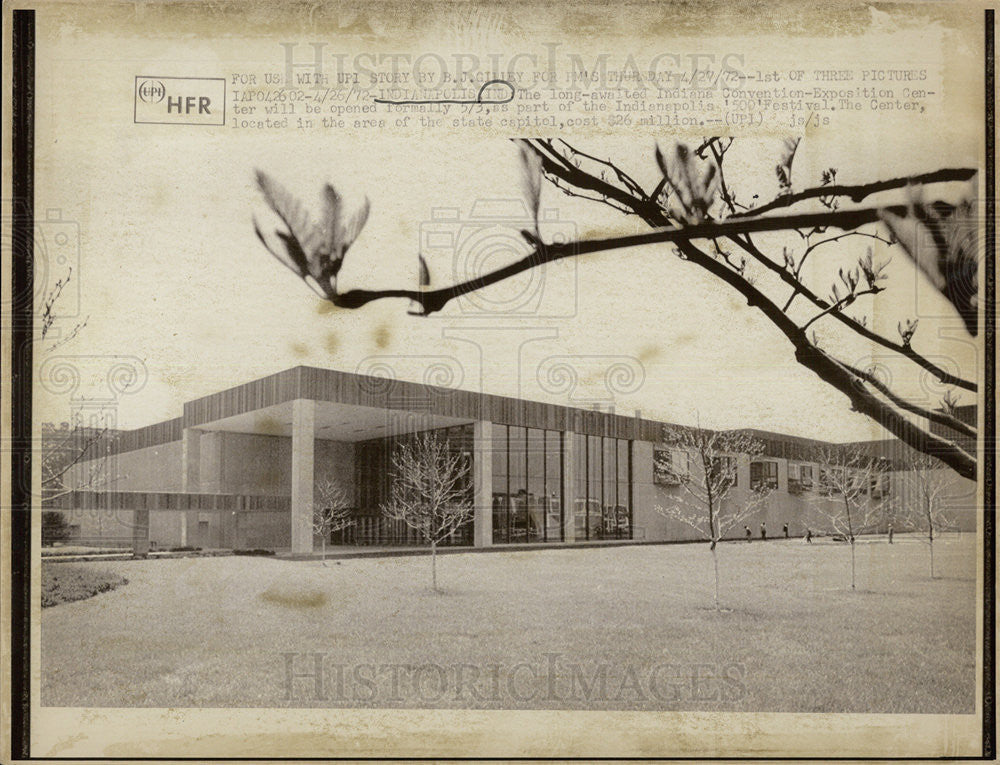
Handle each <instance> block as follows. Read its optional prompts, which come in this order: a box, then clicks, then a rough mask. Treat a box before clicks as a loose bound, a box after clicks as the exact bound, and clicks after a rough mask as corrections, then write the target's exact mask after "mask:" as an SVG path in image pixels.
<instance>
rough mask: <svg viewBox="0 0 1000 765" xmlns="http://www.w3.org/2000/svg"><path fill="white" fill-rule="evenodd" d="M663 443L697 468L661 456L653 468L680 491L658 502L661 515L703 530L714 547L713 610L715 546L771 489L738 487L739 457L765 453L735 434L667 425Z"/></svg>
mask: <svg viewBox="0 0 1000 765" xmlns="http://www.w3.org/2000/svg"><path fill="white" fill-rule="evenodd" d="M664 441H665V443H666V444H667V445H668V446H670V447H671V448H673V449H679V450H681V451H682V452H683V453H685V454H687V455H688V456H689V457H691V456H693V457H694V462H695V470H693V471H692V470H690V469H684V468H682V467H679V466H677V465H676V464H674V463H673V462H671V461H667V460H665V459H664V458H663V457H660V458H659V459H658V460H657V462H656V464H655V466H654V469H656V470H659V471H663V472H664V473H667V474H669V475H671V476H672V477H673V479H674V481H675V482H677V483H679V484H680V485H681V486H682V487H683V488H684V494H682V495H680V496H677V497H673V498H671V501H669V502H668V503H667V504H666V505H665V506H657V508H656V510H657V512H659V513H660V514H661V515H663V516H665V517H667V518H671V519H673V520H676V521H680V522H681V523H683V524H685V525H687V526H689V527H690V528H692V529H694V530H695V531H696V532H698V533H699V534H701V535H702V536H703V537H704V538H705V540H706V541H707V542H708V543H709V545H708V547H709V550H711V551H712V566H713V568H714V571H715V608H716V610H719V557H718V550H717V547H718V544H719V542H720V541H721V540H722V539H723V538H724V537H725V535H726V533H727V532H728V531H730V530H731V529H732V528H733V527H734V526H736V525H737V524H740V523H743V522H744V521H745V520H746V519H747V518H748V517H749V516H750V515H752V514H753V513H754V512H755V511H756V510H757V509H758V508H759V507H760V506H761V504H762V503H763V502H764V501H765V500H766V499H767V497H768V495H769V494H770V493H771V488H770V487H768V486H766V485H759V486H749V487H747V489H746V491H740V490H736V491H734V489H736V486H737V482H738V472H739V463H738V460H739V459H740V457H741V455H742V456H743V457H744V458H746V457H749V458H750V459H753V458H754V457H757V456H759V455H760V454H762V453H763V451H764V444H763V442H761V441H759V440H758V439H756V438H753V437H752V436H750V435H747V434H745V433H739V432H720V431H712V430H703V429H701V428H700V427H695V428H683V427H679V426H668V427H667V428H666V429H665V434H664Z"/></svg>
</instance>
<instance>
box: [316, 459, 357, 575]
mask: <svg viewBox="0 0 1000 765" xmlns="http://www.w3.org/2000/svg"><path fill="white" fill-rule="evenodd" d="M353 525H354V518H353V517H352V513H351V501H350V495H349V494H348V492H347V490H346V489H344V487H343V486H341V485H340V483H339V482H337V481H334V480H332V479H329V478H327V479H324V480H322V481H318V482H317V483H316V486H315V488H314V489H313V534H316V535H318V536H319V537H320V538H321V539H322V550H323V557H322V561H323V565H324V566H325V565H326V540H327V539H328V538H329V537H330V535H331V534H332V533H333V532H335V531H341V530H343V529H346V528H348V527H350V526H353Z"/></svg>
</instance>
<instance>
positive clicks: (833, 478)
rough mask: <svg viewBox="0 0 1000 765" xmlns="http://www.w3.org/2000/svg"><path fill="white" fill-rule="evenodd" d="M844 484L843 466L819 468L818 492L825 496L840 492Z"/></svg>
mask: <svg viewBox="0 0 1000 765" xmlns="http://www.w3.org/2000/svg"><path fill="white" fill-rule="evenodd" d="M843 485H844V468H838V467H835V468H828V467H823V468H820V469H819V493H820V494H822V495H823V496H825V497H828V496H830V495H831V494H840V493H842V492H841V488H842V487H843Z"/></svg>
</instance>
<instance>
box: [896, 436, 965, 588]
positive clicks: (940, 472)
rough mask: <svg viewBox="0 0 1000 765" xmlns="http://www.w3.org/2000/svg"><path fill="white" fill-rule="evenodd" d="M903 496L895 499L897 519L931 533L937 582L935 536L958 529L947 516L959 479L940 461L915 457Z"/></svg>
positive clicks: (930, 549)
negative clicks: (947, 501)
mask: <svg viewBox="0 0 1000 765" xmlns="http://www.w3.org/2000/svg"><path fill="white" fill-rule="evenodd" d="M901 479H902V480H901V486H900V489H901V491H900V493H899V495H898V496H897V497H896V498H895V504H896V507H897V509H898V513H897V517H899V518H900V519H901V521H902V522H903V523H905V524H906V525H907V527H908V528H912V529H915V530H919V531H923V532H926V533H927V549H928V552H929V556H930V572H931V579H934V577H935V574H934V533H935V531H936V532H938V533H940V532H941V531H945V530H947V529H951V528H954V524H953V523H952V522H951V519H950V518H948V516H947V514H946V513H945V502H944V499H945V496H946V495H947V494H948V493H949V491H950V490H951V489H952V488H953V487H954V484H955V476H954V474H953V473H952V472H951V471H949V470H947V469H946V468H945V467H944V466H943V465H941V463H939V462H938V461H937V460H935V459H933V458H931V457H928V456H927V455H925V454H913V455H912V456H911V458H910V459H909V460H907V461H906V470H905V472H903V473H902V474H901Z"/></svg>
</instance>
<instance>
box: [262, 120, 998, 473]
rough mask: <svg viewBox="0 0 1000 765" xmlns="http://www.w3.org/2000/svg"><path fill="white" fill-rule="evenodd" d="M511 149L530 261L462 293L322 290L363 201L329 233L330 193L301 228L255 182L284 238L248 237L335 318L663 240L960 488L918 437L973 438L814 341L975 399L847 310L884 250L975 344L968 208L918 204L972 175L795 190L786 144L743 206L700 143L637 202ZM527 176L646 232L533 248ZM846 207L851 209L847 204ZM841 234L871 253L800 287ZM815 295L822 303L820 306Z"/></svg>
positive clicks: (948, 446)
mask: <svg viewBox="0 0 1000 765" xmlns="http://www.w3.org/2000/svg"><path fill="white" fill-rule="evenodd" d="M519 145H520V149H521V153H522V160H523V161H522V164H523V168H524V174H525V182H524V184H523V185H524V189H525V191H526V194H527V197H528V202H529V204H530V205H531V209H532V211H533V214H534V217H535V225H534V230H531V231H529V230H524V231H522V232H521V233H522V236H523V237H524V238H525V240H526V241H527V242H528V243H529V245H530V246H531V248H532V249H531V252H529V253H528V254H527V255H525V256H524V257H523V258H521V259H520V260H517V261H515V262H513V263H510V264H508V265H505V266H502V267H499V268H496V269H494V270H492V271H489V272H487V273H484V274H481V275H477V276H475V277H473V278H471V279H468V280H466V281H461V282H458V283H455V284H452V285H449V286H445V287H438V288H433V289H432V288H431V287H430V286H429V279H421V283H420V284H419V285H418V286H417V287H416V288H395V289H380V290H372V289H351V290H346V291H341V290H340V289H338V283H337V274H338V273H339V271H340V268H341V265H342V263H343V258H344V255H345V253H346V252H347V249H348V247H349V246H350V245H351V244H352V243H353V241H354V239H355V238H356V237H357V235H358V234H359V233H360V231H361V227H362V226H363V224H364V222H365V220H366V219H367V213H368V205H367V201H366V203H365V205H364V206H363V207H362V208H361V210H360V211H359V212H358V213H357V214H356V215H354V216H353V217H352V218H351V223H350V224H349V225H345V224H344V223H343V220H342V210H341V204H340V197H339V196H338V195H337V194H336V192H335V191H334V190H333V188H332V187H330V186H327V187H326V199H327V202H326V206H325V212H324V217H323V219H322V220H321V221H320V222H319V223H318V224H313V223H312V222H311V221H310V219H309V216H308V214H307V213H306V212H305V211H304V210H303V208H302V206H301V205H300V204H299V202H298V201H297V200H296V199H295V198H294V197H293V196H291V195H290V194H288V193H287V192H286V191H285V190H284V189H282V188H281V187H280V186H279V185H278V184H276V183H275V182H274V181H272V180H271V179H270V178H268V176H266V175H265V174H264V173H260V172H258V176H257V177H258V182H259V185H260V188H261V190H262V192H263V194H264V197H265V199H266V200H267V202H268V203H269V204H270V206H271V208H272V209H273V210H274V211H275V213H277V215H278V217H279V218H280V219H281V221H282V222H283V224H284V226H285V228H286V230H285V231H277V232H276V234H277V237H278V239H277V240H276V241H274V240H269V239H268V238H267V237H266V236H265V235H264V234H263V232H262V231H261V228H260V226H256V231H257V235H258V237H259V238H260V239H261V241H262V242H263V243H264V245H265V247H267V249H268V250H269V251H270V252H271V253H272V255H274V257H276V258H277V259H278V260H280V261H281V262H282V263H284V264H285V265H286V266H288V267H289V268H290V269H291V270H292V271H293V272H295V273H296V274H297V275H298V276H299V277H301V278H302V279H303V280H304V281H306V283H307V284H309V286H310V287H311V288H312V289H314V290H315V291H316V292H317V293H318V294H319V295H320V296H321V297H323V298H324V299H326V300H329V301H330V302H331V303H333V304H335V305H337V306H340V307H343V308H359V307H361V306H363V305H365V304H367V303H369V302H371V301H373V300H379V299H384V298H406V299H409V300H410V301H411V305H413V306H416V308H417V311H416V312H418V313H421V314H422V315H429V314H432V313H434V312H436V311H440V310H441V309H442V308H444V306H445V305H447V304H448V303H449V302H450V301H451V300H453V299H455V298H458V297H460V296H462V295H465V294H468V293H470V292H474V291H476V290H480V289H483V288H485V287H487V286H489V285H492V284H495V283H497V282H499V281H502V280H504V279H507V278H509V277H512V276H514V275H516V274H519V273H521V272H524V271H527V270H529V269H532V268H536V267H538V266H541V265H543V264H545V263H549V262H552V261H555V260H559V259H562V258H568V257H575V256H578V255H584V254H587V253H593V252H601V251H607V250H615V249H620V248H626V247H636V246H642V245H657V244H660V245H662V244H666V243H669V244H671V245H673V251H674V253H675V255H676V256H677V257H678V258H679V259H680V260H682V261H683V262H685V263H687V264H689V265H692V266H695V267H698V268H700V269H703V270H704V271H707V272H708V273H709V274H711V275H712V276H713V277H715V278H716V279H718V280H720V281H721V282H723V283H724V284H726V285H728V286H729V287H730V288H732V289H734V290H736V291H737V292H738V293H740V295H741V296H742V297H743V298H744V299H745V300H746V301H747V304H748V305H749V306H750V307H752V308H753V309H755V310H757V311H759V312H761V314H763V316H764V317H766V318H767V319H768V321H770V322H771V324H772V325H773V326H774V328H775V329H776V330H777V332H778V333H779V335H780V336H781V337H783V338H784V340H785V341H786V342H787V343H788V345H789V348H790V351H791V352H792V353H793V355H794V358H795V360H796V361H797V362H798V363H799V364H801V365H803V366H804V367H806V368H807V369H809V370H810V371H812V372H813V373H814V374H816V375H817V376H818V377H819V378H820V379H822V380H823V381H824V382H826V383H827V384H829V385H831V386H832V387H834V388H835V389H837V390H838V391H840V392H841V393H843V394H844V395H845V396H846V397H847V398H848V400H849V401H850V404H851V407H852V408H853V409H854V410H856V411H858V412H861V413H862V414H864V415H866V416H868V417H869V418H871V419H873V420H874V421H876V422H877V423H878V424H880V425H881V426H883V427H885V428H886V429H887V430H888V431H890V432H891V433H893V434H894V435H896V436H897V437H898V438H900V439H901V440H903V441H904V442H905V443H907V444H908V445H910V446H911V447H913V448H914V449H916V450H917V451H920V452H923V453H926V454H933V455H935V456H937V457H938V458H939V459H940V460H942V461H943V462H944V463H946V464H947V465H949V466H950V467H952V468H953V469H954V470H955V471H956V472H958V473H959V474H960V475H962V476H964V477H966V478H969V479H971V480H975V479H976V469H977V466H976V459H975V457H974V456H973V455H972V454H971V453H970V452H969V451H968V450H967V449H966V448H963V446H962V445H960V444H958V443H956V442H955V441H954V440H952V439H949V438H947V437H944V436H941V435H938V434H937V433H935V432H932V430H931V428H930V427H928V421H929V422H931V423H937V424H941V425H946V426H948V427H950V428H952V429H953V430H955V431H957V432H958V433H959V434H960V435H962V436H967V437H971V438H975V437H976V429H975V428H974V427H973V426H971V425H968V424H966V423H963V422H961V421H960V420H958V419H957V418H955V417H954V416H952V415H951V414H949V413H948V412H947V411H939V410H935V409H930V408H928V407H927V406H925V405H924V404H923V403H921V402H919V401H916V400H913V399H908V398H906V397H905V396H903V395H902V394H900V393H898V392H897V391H895V390H893V389H892V388H891V387H890V386H889V384H888V383H887V382H886V381H885V380H884V379H883V378H882V377H880V376H879V375H878V374H877V373H876V371H875V370H874V368H866V367H865V366H864V365H860V366H859V365H857V364H853V363H849V361H847V360H845V359H843V358H839V357H838V356H837V355H836V354H835V353H834V352H833V351H832V350H828V349H827V348H825V347H823V346H821V344H820V339H819V335H818V334H817V329H818V328H820V327H822V328H823V331H824V332H830V333H832V332H834V331H836V332H837V333H838V337H839V336H840V335H842V334H843V335H847V336H848V337H854V338H860V339H861V340H864V341H867V342H868V343H870V344H871V345H872V346H873V347H874V346H877V347H878V349H879V351H880V352H883V351H889V352H891V353H892V354H894V355H896V356H897V357H898V358H900V359H901V360H903V361H904V362H906V363H911V364H914V365H916V366H917V367H919V368H920V369H923V370H925V371H926V372H928V373H930V374H931V375H933V376H934V377H935V378H937V379H938V380H939V381H940V382H941V383H943V384H945V385H947V386H953V387H954V388H955V389H961V390H965V391H969V392H972V393H975V392H976V391H977V385H976V383H975V382H974V380H972V379H968V378H963V377H961V376H960V375H958V374H954V373H952V372H949V371H948V370H946V369H944V368H943V367H941V366H939V365H938V364H937V363H935V362H934V361H933V359H932V358H931V357H930V356H928V355H927V354H926V353H924V352H921V351H920V350H918V349H917V348H916V347H915V344H914V339H915V336H916V332H917V324H918V322H917V320H916V319H915V318H913V317H908V316H900V317H899V321H898V323H897V330H898V333H899V339H898V340H897V339H894V338H892V337H888V336H885V335H883V334H880V333H879V332H878V331H876V330H875V329H874V328H872V327H869V326H868V320H867V315H865V314H862V315H860V316H858V315H856V314H855V313H851V312H849V311H848V309H849V308H850V309H854V308H856V307H857V306H858V305H859V304H860V303H862V302H863V301H865V300H869V299H871V300H874V298H875V297H876V296H877V295H879V294H880V293H882V292H884V291H885V290H886V289H887V286H888V285H887V284H886V271H885V267H886V263H887V258H886V257H883V256H881V255H879V254H877V253H876V252H875V248H876V247H878V248H879V249H880V250H882V249H886V250H887V249H889V248H892V247H895V246H900V247H902V249H903V251H904V252H905V253H907V255H909V256H910V257H911V258H912V259H913V260H914V262H915V264H916V265H915V267H917V268H919V269H920V270H921V271H923V272H924V273H925V274H928V275H929V276H930V278H932V280H933V282H934V283H935V284H936V285H937V286H938V288H939V289H940V290H941V292H942V294H943V295H945V297H946V298H948V299H949V301H951V303H952V305H953V306H955V308H956V311H957V312H958V313H959V315H960V316H961V318H962V320H963V322H964V323H965V326H966V328H967V329H968V331H969V333H970V334H973V335H974V334H976V332H977V330H978V328H977V326H976V320H975V316H976V313H975V301H976V295H977V293H978V282H977V276H976V267H977V263H976V245H975V239H974V237H972V238H970V237H969V236H965V235H964V233H967V232H968V230H969V228H970V227H969V225H968V221H969V218H968V216H969V215H973V214H974V213H973V212H972V209H973V208H972V207H971V205H972V203H971V201H970V202H968V203H963V204H958V205H954V204H948V203H946V202H944V201H941V200H937V199H935V200H932V201H927V202H925V201H924V198H925V197H927V194H928V190H931V189H935V188H938V187H939V186H941V185H945V184H954V183H967V182H970V181H972V180H973V179H974V178H975V175H976V171H975V170H974V169H969V168H945V169H941V170H936V171H933V172H929V173H924V174H920V175H914V176H909V177H900V178H891V179H887V180H877V181H872V182H867V183H862V184H855V185H845V184H842V183H839V182H838V180H837V170H836V168H829V169H828V170H825V171H824V172H823V173H822V176H821V178H819V179H817V181H816V183H815V185H811V186H808V187H806V188H803V189H801V190H798V189H797V187H796V186H797V182H796V179H795V178H794V174H793V167H794V160H795V156H796V154H797V151H798V148H799V141H798V140H787V141H785V143H784V145H783V147H782V148H781V150H780V151H778V152H776V153H775V159H774V160H772V161H773V162H774V164H773V165H772V167H773V168H774V172H775V175H776V177H777V180H778V193H777V194H776V195H775V196H774V197H772V198H771V199H770V201H767V202H759V201H758V197H759V195H756V194H747V193H744V192H743V191H739V192H738V190H737V189H735V188H734V187H733V186H732V184H731V183H730V181H729V179H727V177H726V174H725V158H726V155H727V153H728V152H729V151H730V148H731V147H732V145H733V140H732V139H725V138H718V137H712V138H706V139H705V140H704V141H703V142H702V143H701V144H700V145H699V146H698V147H696V148H694V149H691V148H689V147H687V146H685V145H683V144H677V145H676V146H675V147H674V148H673V149H672V150H670V151H668V152H666V153H664V152H662V151H660V150H659V149H657V150H656V152H655V156H654V157H653V158H652V159H654V160H655V163H656V166H657V168H658V170H659V174H660V179H659V181H658V182H657V183H656V184H655V186H654V187H653V188H650V189H647V188H644V187H643V186H642V185H641V184H640V183H639V182H638V181H636V180H635V179H634V177H633V176H632V175H631V174H629V173H628V172H626V171H625V170H624V169H623V167H622V165H621V164H620V163H615V162H613V161H611V160H606V159H603V158H598V157H596V156H593V155H591V154H587V153H586V152H584V151H581V150H580V149H577V148H576V147H574V146H572V145H571V144H569V143H568V142H566V141H564V140H561V139H556V140H551V139H533V140H526V141H520V142H519ZM541 179H545V180H547V181H549V182H550V183H551V184H553V185H555V186H556V187H557V188H559V189H560V190H562V191H563V192H565V193H566V194H569V195H571V196H576V197H582V198H586V199H591V200H593V201H595V202H596V203H601V204H605V205H608V206H610V207H613V208H614V209H616V210H619V211H621V212H622V213H624V214H626V215H629V216H635V217H636V218H637V219H639V220H641V221H642V222H643V223H645V224H646V225H648V226H649V227H650V228H651V231H650V232H648V233H642V234H633V235H628V236H614V237H607V238H592V239H586V240H581V241H572V242H558V243H555V242H553V243H546V242H544V241H543V240H542V238H541V233H540V230H539V226H538V225H537V219H538V211H539V209H540V199H541V193H542V184H541V183H540V180H541ZM893 191H895V192H899V193H902V194H905V195H906V198H905V199H904V200H903V202H902V203H896V204H887V203H886V202H885V201H882V202H879V203H877V204H873V205H869V206H861V205H862V203H864V202H865V201H866V200H868V199H869V198H870V197H873V196H880V195H883V194H885V193H887V192H893ZM331 200H333V201H331ZM848 202H849V203H852V205H851V206H847V205H846V204H845V203H848ZM831 229H836V230H837V231H836V232H832V231H831ZM762 232H787V233H788V234H790V235H792V237H791V245H788V244H786V245H784V246H781V247H780V252H779V251H778V245H773V246H772V247H770V248H767V247H765V248H763V249H762V246H761V245H759V244H758V243H757V241H756V240H755V238H754V236H755V235H756V234H758V233H762ZM956 232H958V234H957V235H955V234H956ZM963 232H964V233H963ZM848 237H859V238H863V239H865V240H867V241H868V242H870V243H871V244H872V245H873V248H872V250H871V251H869V252H868V253H867V254H866V255H863V256H861V257H860V258H858V259H856V260H854V261H852V262H850V263H843V262H841V263H842V264H841V266H840V268H839V269H837V272H836V273H837V276H836V277H834V281H833V283H832V284H829V283H828V284H827V285H826V286H820V285H816V284H809V283H808V281H809V280H808V272H807V270H806V269H805V266H806V264H807V262H808V263H812V261H813V260H815V259H816V258H819V257H821V256H824V255H831V256H832V255H835V254H836V253H837V251H838V250H840V248H839V247H836V246H835V245H836V243H838V242H843V240H845V239H846V238H848ZM814 253H815V254H814ZM810 256H812V259H810ZM418 257H421V256H420V255H419V254H418ZM421 273H423V270H422V271H421ZM826 292H828V293H829V294H827V295H825V296H824V294H823V293H826ZM831 347H832V344H831Z"/></svg>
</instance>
